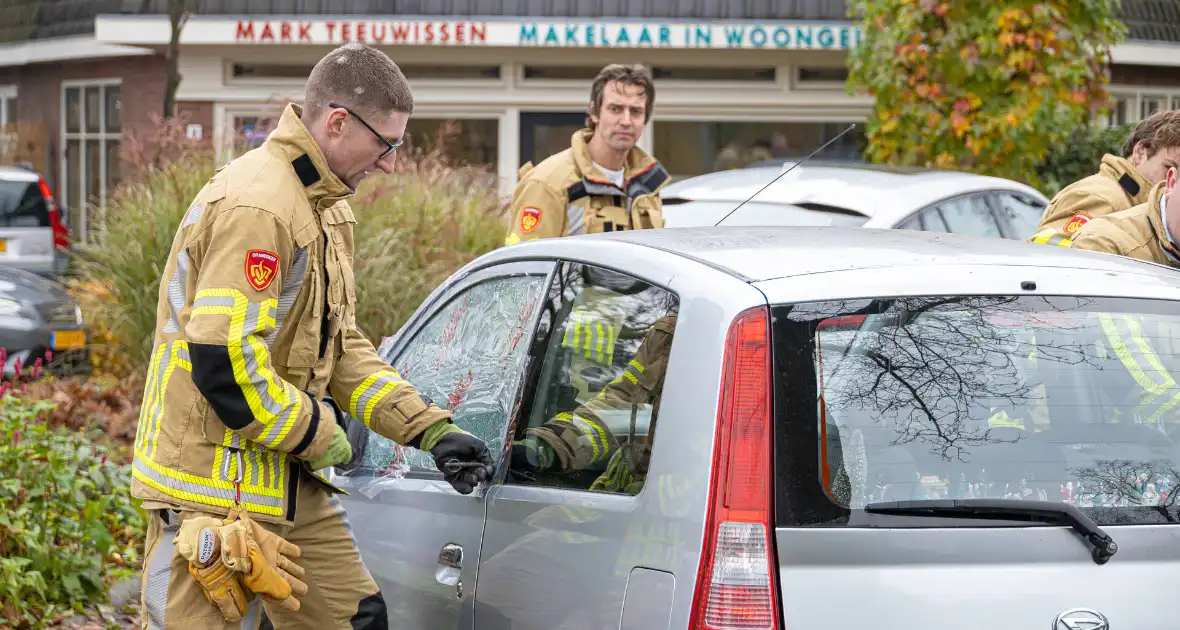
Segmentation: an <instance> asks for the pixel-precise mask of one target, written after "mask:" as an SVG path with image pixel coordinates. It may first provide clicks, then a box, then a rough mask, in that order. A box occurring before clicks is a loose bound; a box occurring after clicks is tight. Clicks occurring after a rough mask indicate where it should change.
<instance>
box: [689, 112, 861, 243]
mask: <svg viewBox="0 0 1180 630" xmlns="http://www.w3.org/2000/svg"><path fill="white" fill-rule="evenodd" d="M854 127H856V123H852V124H850V125H848V128H847V129H845V130H844V131H841V132H840V133H838V134H836V137H835V138H832V139H831V140H828V141H827V142H825V143H823V146H821V147H820V148H818V149H816V150H814V151H812V152H811V155H808V156H807V157H805V158H803V159H802V160H799V161H798V162H795V163H794V164H792V165H791V168H788V169H787V170H785V171H783V172H781V173H779V174H778V177H775V178H774V179H772V180H770V182H769V183H767V184H766V185H765V186H763V187H762V188H760V189H758V192H755V193H754V194H752V195H750V197H749V199H746V200H745V201H743V202H741V203H739V204H738V205H737V208H734V209H733V210H730V211H729V212H727V213H725V216H723V217H721V219H719V220H718V221H717V222H716V223H714V224H713V227H717V226H718V225H721V222H722V221H724V220H726V219H728V218H729V215H731V214H733V213H735V212H737V211H738V208H741V207H742V206H744V205H746V204H747V203H749V202H750V200H751V199H753V198H754V197H757V196H758V193H760V192H762V191H763V190H766V189H767V188H770V184H773V183H775V182H777V181H778V178H779V177H782V176H783V175H786V174H787V173H790V172H791V171H793V170H795V167H796V166H799V165H800V164H802V163H804V162H806V161H807V160H810V159H811V156H812V155H815V154H816V153H819V152H820V151H823V150H824V149H826V148H827V147H828V145H829V144H832V143H833V142H835V141H837V140H839V139H840V137H841V136H843V135H844V134H846V133H848V132H849V131H852V129H853V128H854Z"/></svg>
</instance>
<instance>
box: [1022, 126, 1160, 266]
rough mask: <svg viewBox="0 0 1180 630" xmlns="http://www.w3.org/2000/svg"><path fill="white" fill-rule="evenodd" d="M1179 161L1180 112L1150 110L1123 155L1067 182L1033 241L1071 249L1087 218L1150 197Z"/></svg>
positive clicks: (1120, 209)
mask: <svg viewBox="0 0 1180 630" xmlns="http://www.w3.org/2000/svg"><path fill="white" fill-rule="evenodd" d="M1177 164H1180V110H1172V111H1162V112H1156V113H1155V114H1152V115H1151V116H1149V117H1148V118H1147V119H1145V120H1143V121H1142V122H1140V123H1139V124H1138V125H1136V127H1135V129H1134V130H1133V131H1132V132H1131V135H1130V136H1128V137H1127V139H1126V141H1125V142H1124V143H1123V147H1122V156H1121V157H1119V156H1114V155H1110V154H1107V155H1105V156H1103V158H1102V165H1101V166H1100V167H1099V169H1098V172H1097V173H1095V174H1094V175H1091V176H1089V177H1086V178H1085V179H1082V180H1079V181H1077V182H1074V183H1073V184H1070V185H1069V186H1066V187H1065V188H1063V189H1062V190H1061V191H1060V192H1058V193H1057V195H1056V196H1054V197H1053V200H1052V201H1051V202H1050V203H1049V206H1048V207H1047V208H1045V212H1044V214H1043V215H1042V216H1041V223H1040V225H1038V226H1037V232H1036V234H1034V235H1033V236H1032V237H1030V238H1029V241H1031V242H1033V243H1040V244H1044V245H1058V246H1061V247H1069V243H1070V239H1072V238H1073V236H1074V235H1075V234H1077V232H1078V230H1079V229H1081V227H1082V226H1083V225H1085V224H1086V223H1087V222H1088V221H1091V220H1094V219H1097V218H1098V217H1102V216H1106V215H1108V214H1111V213H1113V212H1120V211H1122V210H1127V209H1130V208H1131V207H1133V206H1137V205H1139V204H1141V203H1144V202H1146V201H1147V194H1148V192H1149V191H1150V190H1151V187H1152V186H1154V185H1155V184H1157V183H1159V182H1161V181H1163V179H1164V176H1165V174H1166V173H1167V171H1168V169H1169V168H1170V167H1172V166H1175V165H1177Z"/></svg>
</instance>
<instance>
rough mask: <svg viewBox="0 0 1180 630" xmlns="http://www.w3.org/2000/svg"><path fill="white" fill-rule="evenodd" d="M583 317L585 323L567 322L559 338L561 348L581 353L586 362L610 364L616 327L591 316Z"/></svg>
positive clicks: (613, 351)
mask: <svg viewBox="0 0 1180 630" xmlns="http://www.w3.org/2000/svg"><path fill="white" fill-rule="evenodd" d="M583 317H585V318H586V321H578V320H576V319H571V320H570V321H569V322H567V324H566V328H565V332H564V333H563V334H562V337H561V345H562V347H564V348H568V349H569V350H571V351H574V352H580V353H582V356H583V357H585V358H586V359H587V360H590V361H596V362H598V363H602V364H610V363H611V362H613V361H614V357H615V340H616V338H617V337H618V327H617V326H613V325H612V324H611V323H610V322H609V321H604V320H601V319H594V318H593V317H592V316H588V315H583Z"/></svg>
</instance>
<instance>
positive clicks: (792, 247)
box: [346, 227, 1180, 630]
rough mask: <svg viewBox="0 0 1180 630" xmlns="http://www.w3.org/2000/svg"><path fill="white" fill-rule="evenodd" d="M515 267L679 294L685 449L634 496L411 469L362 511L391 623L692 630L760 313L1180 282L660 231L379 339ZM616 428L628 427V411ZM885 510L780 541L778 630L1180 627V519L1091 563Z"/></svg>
mask: <svg viewBox="0 0 1180 630" xmlns="http://www.w3.org/2000/svg"><path fill="white" fill-rule="evenodd" d="M519 260H540V261H556V260H569V261H576V262H582V263H586V264H594V265H598V266H602V267H606V268H610V269H615V270H619V271H622V272H625V273H629V274H631V275H633V276H635V277H636V278H639V279H642V280H645V281H647V282H650V283H652V284H656V285H658V286H661V287H664V288H666V289H668V290H670V291H672V292H673V293H675V294H676V295H677V297H678V298H679V304H680V308H679V313H680V315H679V317H678V322H677V327H676V330H675V334H674V338H673V344H672V350H671V354H670V357H669V366H668V371H667V373H666V381H665V384H664V387H665V389H664V396H663V402H662V403H661V408H660V417H661V418H663V423H665V424H666V425H671V426H675V435H676V436H677V438H676V439H675V440H668V439H664V440H657V441H656V443H655V446H654V449H653V453H652V458H651V472H650V474H649V477H648V482H647V483H646V484H645V486H644V488H643V490H642V491H641V492H640V493H639V494H638V495H636V496H634V497H631V496H626V495H614V494H599V493H591V492H585V491H577V490H568V489H560V488H550V487H536V486H522V485H512V484H505V483H502V480H503V478H504V474H505V465H504V464H503V463H501V465H500V466H499V469H498V471H497V481H496V482H495V483H493V484H491V485H489V486H486V487H484V488H481V490H480V491H477V493H476V494H475V495H471V496H469V497H462V496H460V495H457V494H456V493H454V492H453V491H451V490H450V489H449V488H448V487H447V486H446V485H445V484H443V483H442V482H441V481H438V480H429V481H427V480H411V479H409V478H406V479H402V480H399V483H400V486H398V487H391V488H389V489H388V490H385V491H383V492H382V494H381V495H380V497H379V500H377V501H371V500H369V499H368V498H366V497H358V496H356V493H355V492H354V495H353V496H352V497H349V498H347V499H346V503H347V504H348V508H349V511H350V517H351V518H352V520H353V522H354V524H355V529H356V532H357V536H358V539H359V540H360V545H361V548H362V553H363V554H364V557H365V560H366V562H367V563H368V564H369V566H370V569H371V570H372V571H373V573H374V575H375V576H376V577H378V579H379V581H380V582H381V584H382V587H383V589H384V590H385V594H386V599H387V601H390V599H391V593H392V589H397V588H400V589H404V592H403V593H398V594H394V595H393V596H392V598H393V599H396V601H397V602H398V604H399V606H401V608H399V609H398V614H400V615H402V616H395V615H394V610H393V607H392V606H391V621H399V622H400V621H404V620H406V619H409V620H413V621H415V622H423V623H426V624H427V625H424V626H422V627H455V626H453V625H451V624H450V620H451V618H452V616H453V615H455V614H456V611H458V614H459V618H460V621H459V623H458V627H461V628H468V627H474V628H476V629H478V630H507V629H508V628H512V629H515V630H532V629H540V628H546V629H549V628H583V627H594V628H598V627H616V626H620V625H622V626H624V627H660V628H663V627H667V628H686V627H687V626H688V623H689V619H690V616H691V614H692V605H693V602H694V591H695V588H696V583H697V572H698V570H699V567H700V565H701V560H702V558H701V545H702V541H703V535H704V528H705V510H706V505H707V503H708V500H709V482H710V473H711V463H710V462H711V457H712V448H713V441H714V435H715V425H716V421H717V420H716V419H717V409H718V399H719V387H720V382H721V369H722V356H723V352H724V345H725V339H726V334H727V332H728V329H729V325H730V324H731V322H732V321H733V320H734V318H735V317H737V315H738V314H740V313H741V312H743V311H744V310H746V309H748V308H751V307H755V306H759V305H765V304H768V303H769V304H783V303H792V302H803V301H811V300H839V299H853V298H860V297H881V296H904V295H939V294H954V295H961V294H964V293H966V294H1008V295H1022V294H1027V295H1072V294H1084V295H1088V294H1093V295H1103V296H1126V297H1148V298H1155V299H1167V300H1177V301H1180V276H1178V275H1176V272H1175V271H1174V270H1172V269H1170V268H1168V267H1164V266H1161V265H1155V264H1151V263H1146V262H1142V261H1136V260H1130V259H1126V258H1121V257H1116V256H1108V255H1102V254H1095V253H1089V252H1078V251H1073V250H1066V249H1061V248H1053V247H1046V246H1042V245H1034V244H1029V243H1022V242H1013V241H1006V240H1001V239H986V238H968V237H962V236H957V235H945V234H941V235H940V234H931V233H923V232H914V231H896V230H877V229H861V228H846V229H840V228H780V227H761V228H749V227H747V228H736V227H727V228H719V229H714V228H701V229H696V228H683V229H664V230H649V231H637V232H616V233H612V234H599V235H585V236H578V237H569V238H564V239H543V240H540V241H531V242H524V243H521V244H518V245H513V246H509V247H504V248H499V249H497V250H495V251H493V252H491V253H488V254H485V255H484V256H481V257H480V258H479V259H477V260H475V261H473V262H471V263H469V264H468V265H467V266H466V267H465V268H464V269H463V270H461V271H459V272H457V273H456V274H455V275H454V276H452V278H451V279H449V280H448V281H447V282H446V283H444V284H443V285H442V286H440V287H439V289H437V290H436V291H435V292H434V293H433V294H432V296H431V297H429V298H428V299H427V300H426V301H424V303H423V305H422V306H421V307H420V309H419V311H418V312H417V313H416V314H415V315H414V316H413V317H412V318H411V320H410V322H409V323H408V324H407V325H406V326H405V327H404V328H403V329H402V331H401V332H399V334H398V335H395V336H394V337H392V338H390V339H387V340H386V342H385V343H383V344H382V347H383V348H385V349H387V350H388V351H393V350H394V349H396V348H397V347H399V346H400V345H401V344H403V343H405V338H404V335H405V334H406V333H407V332H408V331H412V330H413V329H414V327H415V326H417V325H419V323H420V322H421V321H423V318H425V317H426V316H427V315H428V314H429V313H430V312H432V311H434V310H435V309H437V308H439V306H440V304H441V302H442V300H441V299H440V298H441V297H443V296H445V295H447V294H448V292H449V291H450V290H451V287H452V286H454V284H455V283H456V282H463V281H464V279H465V278H468V277H471V276H472V275H473V274H480V273H489V274H494V273H496V266H497V265H500V264H504V263H511V262H513V261H519ZM530 333H531V331H530ZM383 352H384V351H383ZM412 380H413V379H412V377H411V381H412ZM606 421H607V423H608V424H609V425H610V426H611V427H612V428H618V429H621V428H622V427H623V426H624V424H625V422H626V419H625V418H623V417H615V416H609V417H607V418H606ZM643 425H645V423H644V422H643V421H642V420H641V422H640V426H643ZM664 435H667V433H665V434H664ZM665 490H668V491H670V492H671V494H668V493H667V492H665ZM485 493H486V494H485ZM386 495H388V496H386ZM460 502H465V503H460ZM448 504H449V505H448ZM456 505H463V506H464V507H462V508H461V509H459V508H456V507H455V506H456ZM481 509H482V510H484V511H483V512H481V511H480V510H481ZM890 518H891V519H893V520H890V521H888V522H887V524H882V522H873V523H870V525H872V526H871V527H844V528H825V527H798V528H792V527H778V528H776V529H775V534H774V542H775V545H776V548H775V550H774V556H773V557H772V566H775V565H777V570H778V579H779V583H780V593H781V597H782V609H783V620H782V621H783V627H787V628H812V627H814V628H820V627H825V628H826V627H873V628H878V627H880V628H884V629H890V628H903V627H905V628H912V627H943V626H946V625H947V624H953V625H955V626H956V627H960V626H961V627H964V628H971V629H974V628H979V629H981V630H982V628H990V627H1017V626H1020V627H1025V626H1027V627H1040V626H1042V625H1044V626H1051V625H1052V624H1053V623H1054V619H1055V617H1056V616H1057V615H1058V614H1060V613H1062V612H1064V611H1066V610H1069V609H1073V608H1093V609H1095V610H1098V611H1100V612H1102V613H1103V614H1105V615H1107V616H1108V617H1110V619H1111V622H1112V623H1113V624H1115V626H1116V627H1123V626H1128V627H1136V628H1149V629H1154V628H1164V627H1170V625H1169V621H1168V619H1170V617H1169V616H1168V613H1167V612H1166V611H1167V609H1166V606H1165V605H1163V604H1160V605H1155V606H1153V605H1151V602H1157V601H1166V598H1165V597H1164V595H1165V594H1166V592H1167V591H1161V590H1160V587H1158V586H1153V585H1162V584H1168V583H1169V581H1168V579H1167V578H1168V576H1170V575H1171V574H1172V573H1175V571H1176V566H1177V562H1180V547H1178V546H1177V544H1176V543H1177V542H1180V540H1178V538H1180V529H1178V528H1175V527H1172V526H1152V525H1136V526H1113V527H1111V526H1107V527H1104V528H1103V529H1104V530H1105V531H1107V532H1108V533H1109V534H1111V535H1112V536H1113V538H1114V539H1115V541H1117V543H1118V544H1119V546H1120V551H1119V553H1118V555H1117V556H1116V557H1115V558H1114V559H1112V560H1111V561H1110V562H1109V563H1108V564H1105V565H1097V564H1095V563H1094V562H1093V561H1092V560H1091V556H1090V550H1089V548H1088V547H1087V546H1086V545H1085V544H1083V541H1082V540H1081V539H1080V538H1079V537H1078V536H1077V535H1076V534H1074V533H1073V532H1072V531H1071V530H1070V529H1069V528H1066V527H1060V526H1056V525H1032V526H1023V527H1012V525H1013V523H1011V522H1008V521H1003V522H989V523H985V524H977V523H972V525H971V526H962V523H957V524H956V525H958V526H949V525H947V526H935V527H931V526H930V523H929V520H928V519H927V520H925V521H924V522H922V523H917V522H915V521H919V520H921V519H916V518H906V517H890ZM391 523H393V524H395V525H391ZM481 527H482V530H481V529H480V528H481ZM460 539H461V540H463V541H465V542H464V543H463V545H464V547H465V548H466V547H467V545H469V544H477V545H478V547H479V554H478V569H477V571H476V573H475V575H474V577H472V576H471V574H470V573H469V572H468V568H469V566H468V564H467V561H465V564H464V572H463V584H464V585H465V587H464V589H463V594H462V596H461V598H457V597H455V595H454V593H451V597H452V598H453V601H451V602H445V603H444V601H443V600H445V599H446V598H445V594H446V591H445V590H440V589H438V588H436V586H437V585H436V582H435V577H434V569H435V568H436V565H437V554H438V551H439V549H438V547H439V545H440V543H441V542H443V541H444V540H460ZM475 540H478V541H479V542H478V543H473V542H471V541H475ZM468 551H469V550H468ZM407 558H409V560H407ZM391 567H392V568H391ZM637 570H638V573H637ZM394 574H397V575H396V579H394V577H395V576H394ZM637 575H638V576H639V577H638V578H637V577H636V576H637ZM645 584H646V585H649V586H650V588H651V589H652V591H653V592H652V593H651V596H650V598H644V599H643V600H642V602H641V603H639V606H640V607H638V608H636V607H633V604H632V602H637V600H636V599H635V596H636V593H635V591H634V590H633V589H634V588H639V587H640V586H643V585H645ZM469 585H470V586H474V589H469V588H468V586H469ZM669 597H670V599H671V602H672V603H671V609H670V611H668V612H667V613H665V612H664V611H665V610H666V608H667V606H666V602H667V601H668V598H669ZM440 598H441V599H440ZM1143 598H1146V600H1144V599H1143ZM849 601H855V602H856V605H855V606H849V605H848V603H847V602H849ZM406 607H408V608H406ZM469 607H470V608H469ZM468 611H469V612H468ZM432 615H434V617H432ZM432 618H433V619H435V621H433V622H431V621H430V620H431V619H432ZM440 619H441V620H442V621H441V622H440V621H438V620H440ZM468 624H470V625H468ZM635 624H640V625H635ZM647 624H654V625H647ZM411 625H413V624H411Z"/></svg>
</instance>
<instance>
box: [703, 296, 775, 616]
mask: <svg viewBox="0 0 1180 630" xmlns="http://www.w3.org/2000/svg"><path fill="white" fill-rule="evenodd" d="M770 392H771V389H770V326H769V317H768V315H767V311H766V309H765V308H757V309H751V310H748V311H746V312H744V313H742V314H741V315H740V316H739V317H738V318H737V319H736V320H735V321H734V323H733V325H732V326H731V327H730V329H729V335H728V337H727V339H726V344H725V364H724V372H723V374H722V380H721V396H720V399H721V404H720V409H719V410H718V422H717V436H716V441H715V446H714V451H713V471H712V476H711V486H710V489H709V507H708V510H709V511H708V516H707V518H706V526H705V527H706V529H705V544H704V546H703V547H702V554H701V566H700V572H699V574H698V575H697V585H696V593H695V597H694V603H693V612H692V622H691V624H690V626H689V627H690V628H692V629H693V630H738V629H741V630H746V629H754V628H761V629H765V630H777V629H778V628H779V593H778V566H777V563H776V562H775V560H774V547H773V545H772V532H773V531H774V530H773V528H772V527H771V522H772V521H771V513H770V511H771V491H772V474H771V473H772V471H771V448H772V440H771V429H772V425H771V417H770V415H771V401H770Z"/></svg>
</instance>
